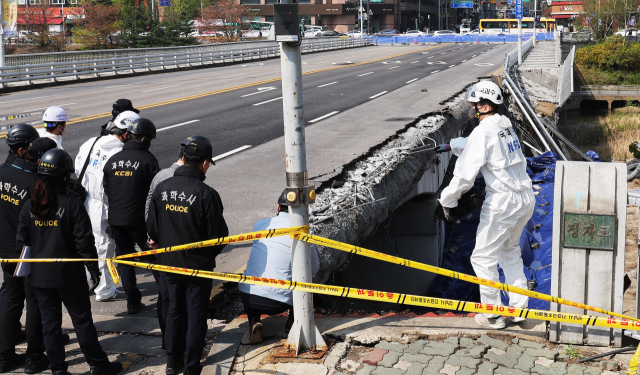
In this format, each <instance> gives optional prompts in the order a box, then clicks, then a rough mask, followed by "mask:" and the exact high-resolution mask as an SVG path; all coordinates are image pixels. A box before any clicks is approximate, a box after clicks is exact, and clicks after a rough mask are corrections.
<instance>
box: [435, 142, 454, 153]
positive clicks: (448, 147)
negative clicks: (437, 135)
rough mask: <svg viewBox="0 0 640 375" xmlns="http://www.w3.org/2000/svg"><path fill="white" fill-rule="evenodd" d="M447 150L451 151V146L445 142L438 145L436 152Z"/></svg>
mask: <svg viewBox="0 0 640 375" xmlns="http://www.w3.org/2000/svg"><path fill="white" fill-rule="evenodd" d="M447 151H451V146H450V145H448V144H446V143H443V144H441V145H438V147H436V154H441V153H443V152H447Z"/></svg>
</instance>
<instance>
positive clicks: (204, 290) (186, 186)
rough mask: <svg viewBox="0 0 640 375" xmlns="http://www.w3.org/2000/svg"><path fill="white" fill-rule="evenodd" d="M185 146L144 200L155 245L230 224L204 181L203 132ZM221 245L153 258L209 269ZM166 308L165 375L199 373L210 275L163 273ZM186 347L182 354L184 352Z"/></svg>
mask: <svg viewBox="0 0 640 375" xmlns="http://www.w3.org/2000/svg"><path fill="white" fill-rule="evenodd" d="M190 138H191V141H190V143H189V144H187V145H186V146H185V147H184V165H183V166H181V167H178V168H177V169H176V171H175V174H174V175H173V177H171V178H169V179H167V180H165V181H163V182H161V183H160V184H159V185H158V186H157V187H156V189H155V191H154V193H153V196H152V199H151V203H150V205H149V215H148V218H147V230H148V232H149V238H150V239H151V244H152V246H154V247H168V246H174V245H180V244H185V243H191V242H198V241H205V240H209V239H214V238H220V237H225V236H227V235H228V234H229V229H228V228H227V224H226V222H225V220H224V217H223V216H222V201H221V200H220V196H219V195H218V192H216V191H215V190H214V189H213V188H212V187H210V186H208V185H207V184H205V183H204V179H205V173H206V172H207V170H208V169H209V166H210V165H211V164H213V160H211V157H212V152H213V151H212V147H211V143H210V142H209V140H208V139H206V138H204V137H190ZM222 248H223V246H212V247H207V248H202V249H194V250H183V251H176V252H169V253H165V254H160V255H158V258H159V259H158V263H160V264H163V265H167V266H175V267H183V268H192V269H199V270H206V271H212V270H213V268H214V267H215V265H216V262H215V257H216V255H218V254H219V253H220V251H222ZM164 276H165V280H166V282H167V289H168V290H169V301H170V302H169V311H168V312H167V321H166V328H165V330H166V331H165V344H166V346H167V368H166V374H167V375H175V374H178V373H179V372H180V371H181V370H182V368H183V366H184V367H185V368H186V371H185V374H186V375H199V374H200V372H201V371H202V367H201V365H200V358H201V357H202V349H203V346H204V340H205V335H206V333H207V310H208V306H209V296H210V294H211V279H205V278H199V277H191V276H184V275H176V274H173V273H165V275H164ZM185 352H186V356H185Z"/></svg>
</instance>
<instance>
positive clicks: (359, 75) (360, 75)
mask: <svg viewBox="0 0 640 375" xmlns="http://www.w3.org/2000/svg"><path fill="white" fill-rule="evenodd" d="M367 74H373V72H369V73H364V74H358V77H362V76H366V75H367Z"/></svg>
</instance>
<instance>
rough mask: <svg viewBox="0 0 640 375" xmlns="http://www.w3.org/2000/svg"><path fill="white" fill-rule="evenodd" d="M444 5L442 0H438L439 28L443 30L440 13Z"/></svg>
mask: <svg viewBox="0 0 640 375" xmlns="http://www.w3.org/2000/svg"><path fill="white" fill-rule="evenodd" d="M441 6H442V1H440V0H438V30H442V27H441V26H440V25H441V22H442V16H441V15H440V7H441Z"/></svg>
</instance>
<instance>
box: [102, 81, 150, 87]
mask: <svg viewBox="0 0 640 375" xmlns="http://www.w3.org/2000/svg"><path fill="white" fill-rule="evenodd" d="M140 84H142V83H141V82H140V83H127V84H126V85H115V86H107V87H105V89H112V88H114V87H123V86H133V85H140Z"/></svg>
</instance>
